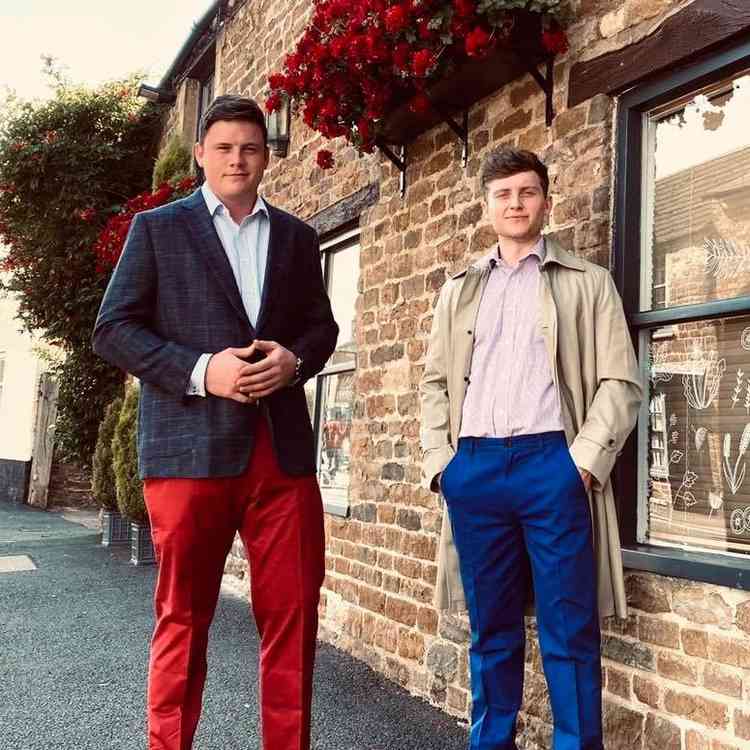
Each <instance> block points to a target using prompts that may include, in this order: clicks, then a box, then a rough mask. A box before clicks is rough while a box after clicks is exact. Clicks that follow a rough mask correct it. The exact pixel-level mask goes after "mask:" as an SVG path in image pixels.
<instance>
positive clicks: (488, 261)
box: [478, 235, 547, 268]
mask: <svg viewBox="0 0 750 750" xmlns="http://www.w3.org/2000/svg"><path fill="white" fill-rule="evenodd" d="M530 255H535V256H536V257H537V260H538V261H539V263H540V264H541V263H544V259H545V258H546V256H547V247H546V244H545V241H544V236H543V235H542V236H541V237H540V238H539V241H538V242H537V243H536V245H534V247H532V248H531V251H530V252H529V254H528V255H525V256H524V257H523V260H525V259H526V258H528V257H529V256H530ZM499 262H502V258H501V257H500V245H499V243H495V244H494V245H493V246H492V250H491V252H490V253H488V254H487V255H486V256H485V257H484V258H482V259H481V260H480V261H479V263H478V265H479V266H481V267H483V268H486V267H487V266H489V267H490V268H494V267H495V266H496V265H497V264H498V263H499Z"/></svg>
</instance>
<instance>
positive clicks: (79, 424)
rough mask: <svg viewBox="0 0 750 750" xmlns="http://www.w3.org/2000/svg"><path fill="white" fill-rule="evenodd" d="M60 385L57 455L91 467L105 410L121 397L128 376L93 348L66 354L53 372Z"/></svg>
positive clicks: (56, 423)
mask: <svg viewBox="0 0 750 750" xmlns="http://www.w3.org/2000/svg"><path fill="white" fill-rule="evenodd" d="M52 370H53V372H54V374H55V375H56V377H57V382H58V383H59V384H60V392H59V394H58V397H57V419H56V422H55V452H56V455H58V456H60V457H61V458H63V459H65V460H66V461H73V462H75V463H77V464H79V465H81V466H90V465H91V460H92V456H93V453H94V450H95V446H96V438H97V434H98V432H99V425H100V424H101V421H102V418H103V415H104V410H105V409H106V408H107V404H109V403H110V402H111V401H112V400H113V399H114V398H117V397H118V396H122V392H123V386H124V383H125V375H124V373H123V372H122V371H121V370H118V369H117V368H115V367H112V365H110V364H109V363H107V362H105V361H104V360H103V359H101V358H100V357H97V356H96V354H94V352H93V351H92V349H91V347H90V346H86V347H84V348H81V349H73V350H69V351H68V352H67V355H66V357H65V360H64V361H63V362H61V363H59V364H55V365H54V366H53V368H52Z"/></svg>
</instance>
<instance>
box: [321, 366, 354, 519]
mask: <svg viewBox="0 0 750 750" xmlns="http://www.w3.org/2000/svg"><path fill="white" fill-rule="evenodd" d="M321 380H322V386H323V387H322V389H321V390H322V403H321V425H320V441H319V445H320V451H319V455H318V480H319V482H320V489H321V492H322V494H323V500H324V501H326V502H328V503H331V504H334V505H339V506H341V505H343V506H346V505H347V504H348V498H349V459H350V456H351V440H350V434H351V426H352V403H353V396H354V372H353V371H352V372H340V373H336V374H334V375H325V376H321Z"/></svg>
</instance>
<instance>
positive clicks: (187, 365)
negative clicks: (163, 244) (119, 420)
mask: <svg viewBox="0 0 750 750" xmlns="http://www.w3.org/2000/svg"><path fill="white" fill-rule="evenodd" d="M156 298H157V269H156V259H155V256H154V247H153V243H152V239H151V236H150V233H149V230H148V223H147V220H146V217H145V216H144V215H143V214H137V215H136V216H135V217H134V219H133V221H132V223H131V226H130V231H129V232H128V236H127V239H126V240H125V247H124V249H123V251H122V255H121V256H120V260H119V261H118V263H117V266H116V267H115V270H114V273H113V274H112V278H111V279H110V281H109V285H108V286H107V290H106V292H105V293H104V298H103V300H102V304H101V307H100V308H99V314H98V316H97V318H96V323H95V325H94V334H93V339H92V344H93V348H94V351H95V352H96V353H97V354H98V355H99V356H100V357H102V358H103V359H106V360H107V361H108V362H110V363H111V364H113V365H115V366H116V367H119V368H120V369H122V370H125V371H126V372H129V373H131V374H132V375H135V376H136V377H137V378H140V379H141V380H144V381H146V382H148V383H152V384H153V385H156V386H158V387H159V388H161V389H162V390H164V391H167V392H168V393H172V394H174V395H176V396H179V395H181V396H184V395H185V391H186V389H187V387H188V384H189V382H190V376H191V373H192V371H193V368H194V367H195V363H196V362H197V361H198V359H199V357H200V356H201V354H202V352H199V351H194V350H192V349H190V348H189V347H186V346H182V345H180V344H176V343H174V342H172V341H166V340H165V339H163V338H161V337H160V336H159V335H157V334H156V333H155V332H154V330H153V322H154V318H155V312H156V304H157V303H156Z"/></svg>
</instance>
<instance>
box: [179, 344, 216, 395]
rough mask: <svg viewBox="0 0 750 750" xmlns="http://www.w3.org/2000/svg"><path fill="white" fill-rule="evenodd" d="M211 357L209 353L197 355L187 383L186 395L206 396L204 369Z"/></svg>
mask: <svg viewBox="0 0 750 750" xmlns="http://www.w3.org/2000/svg"><path fill="white" fill-rule="evenodd" d="M209 359H211V355H210V354H201V356H200V357H198V361H197V362H196V363H195V367H193V372H192V373H191V374H190V382H189V383H188V387H187V390H186V391H185V393H187V395H188V396H203V397H204V398H205V396H206V369H207V368H208V360H209Z"/></svg>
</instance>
